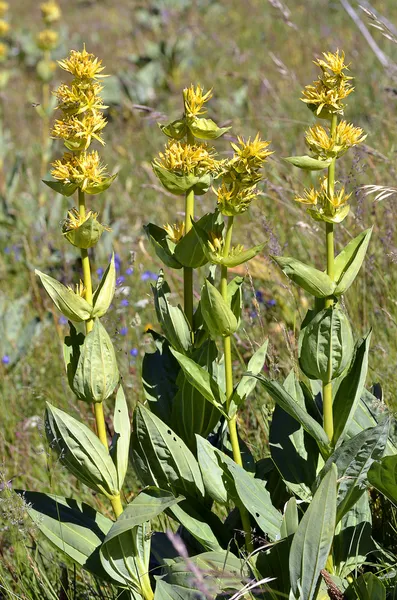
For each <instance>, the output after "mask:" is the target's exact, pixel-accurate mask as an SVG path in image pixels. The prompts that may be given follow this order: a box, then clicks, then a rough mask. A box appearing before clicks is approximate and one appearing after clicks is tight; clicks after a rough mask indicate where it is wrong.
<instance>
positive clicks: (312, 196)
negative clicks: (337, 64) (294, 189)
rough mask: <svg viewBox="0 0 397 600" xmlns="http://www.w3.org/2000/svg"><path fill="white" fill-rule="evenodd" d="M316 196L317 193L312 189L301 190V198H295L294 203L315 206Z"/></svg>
mask: <svg viewBox="0 0 397 600" xmlns="http://www.w3.org/2000/svg"><path fill="white" fill-rule="evenodd" d="M318 195H319V194H318V192H317V191H316V190H315V189H314V188H313V187H312V188H310V190H303V196H295V202H300V203H301V204H310V205H312V206H316V204H317V200H318Z"/></svg>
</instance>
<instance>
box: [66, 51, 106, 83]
mask: <svg viewBox="0 0 397 600" xmlns="http://www.w3.org/2000/svg"><path fill="white" fill-rule="evenodd" d="M58 64H59V66H60V67H61V69H64V71H67V72H68V73H71V74H72V75H74V77H76V79H99V78H101V77H106V75H101V73H102V71H103V70H104V68H105V67H102V66H101V65H102V61H101V60H99V58H95V56H94V55H93V54H90V53H89V52H87V51H86V49H85V47H84V49H83V51H82V52H79V51H77V50H71V52H70V56H69V58H65V59H64V60H59V61H58Z"/></svg>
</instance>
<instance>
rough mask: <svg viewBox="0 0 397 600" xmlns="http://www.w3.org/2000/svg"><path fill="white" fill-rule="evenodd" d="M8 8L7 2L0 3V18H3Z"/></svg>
mask: <svg viewBox="0 0 397 600" xmlns="http://www.w3.org/2000/svg"><path fill="white" fill-rule="evenodd" d="M8 8H9V4H8V2H0V18H3V17H4V15H5V14H6V12H7V10H8Z"/></svg>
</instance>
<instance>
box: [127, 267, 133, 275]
mask: <svg viewBox="0 0 397 600" xmlns="http://www.w3.org/2000/svg"><path fill="white" fill-rule="evenodd" d="M133 272H134V268H133V267H128V269H126V270H125V274H126V275H132V274H133Z"/></svg>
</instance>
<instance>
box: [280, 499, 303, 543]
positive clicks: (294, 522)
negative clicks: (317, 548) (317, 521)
mask: <svg viewBox="0 0 397 600" xmlns="http://www.w3.org/2000/svg"><path fill="white" fill-rule="evenodd" d="M298 526H299V515H298V505H297V503H296V498H294V497H292V498H290V499H289V500H288V502H287V504H286V507H285V511H284V515H283V521H282V523H281V527H280V537H281V539H284V538H288V537H289V536H291V535H294V534H295V533H296V530H297V529H298Z"/></svg>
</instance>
